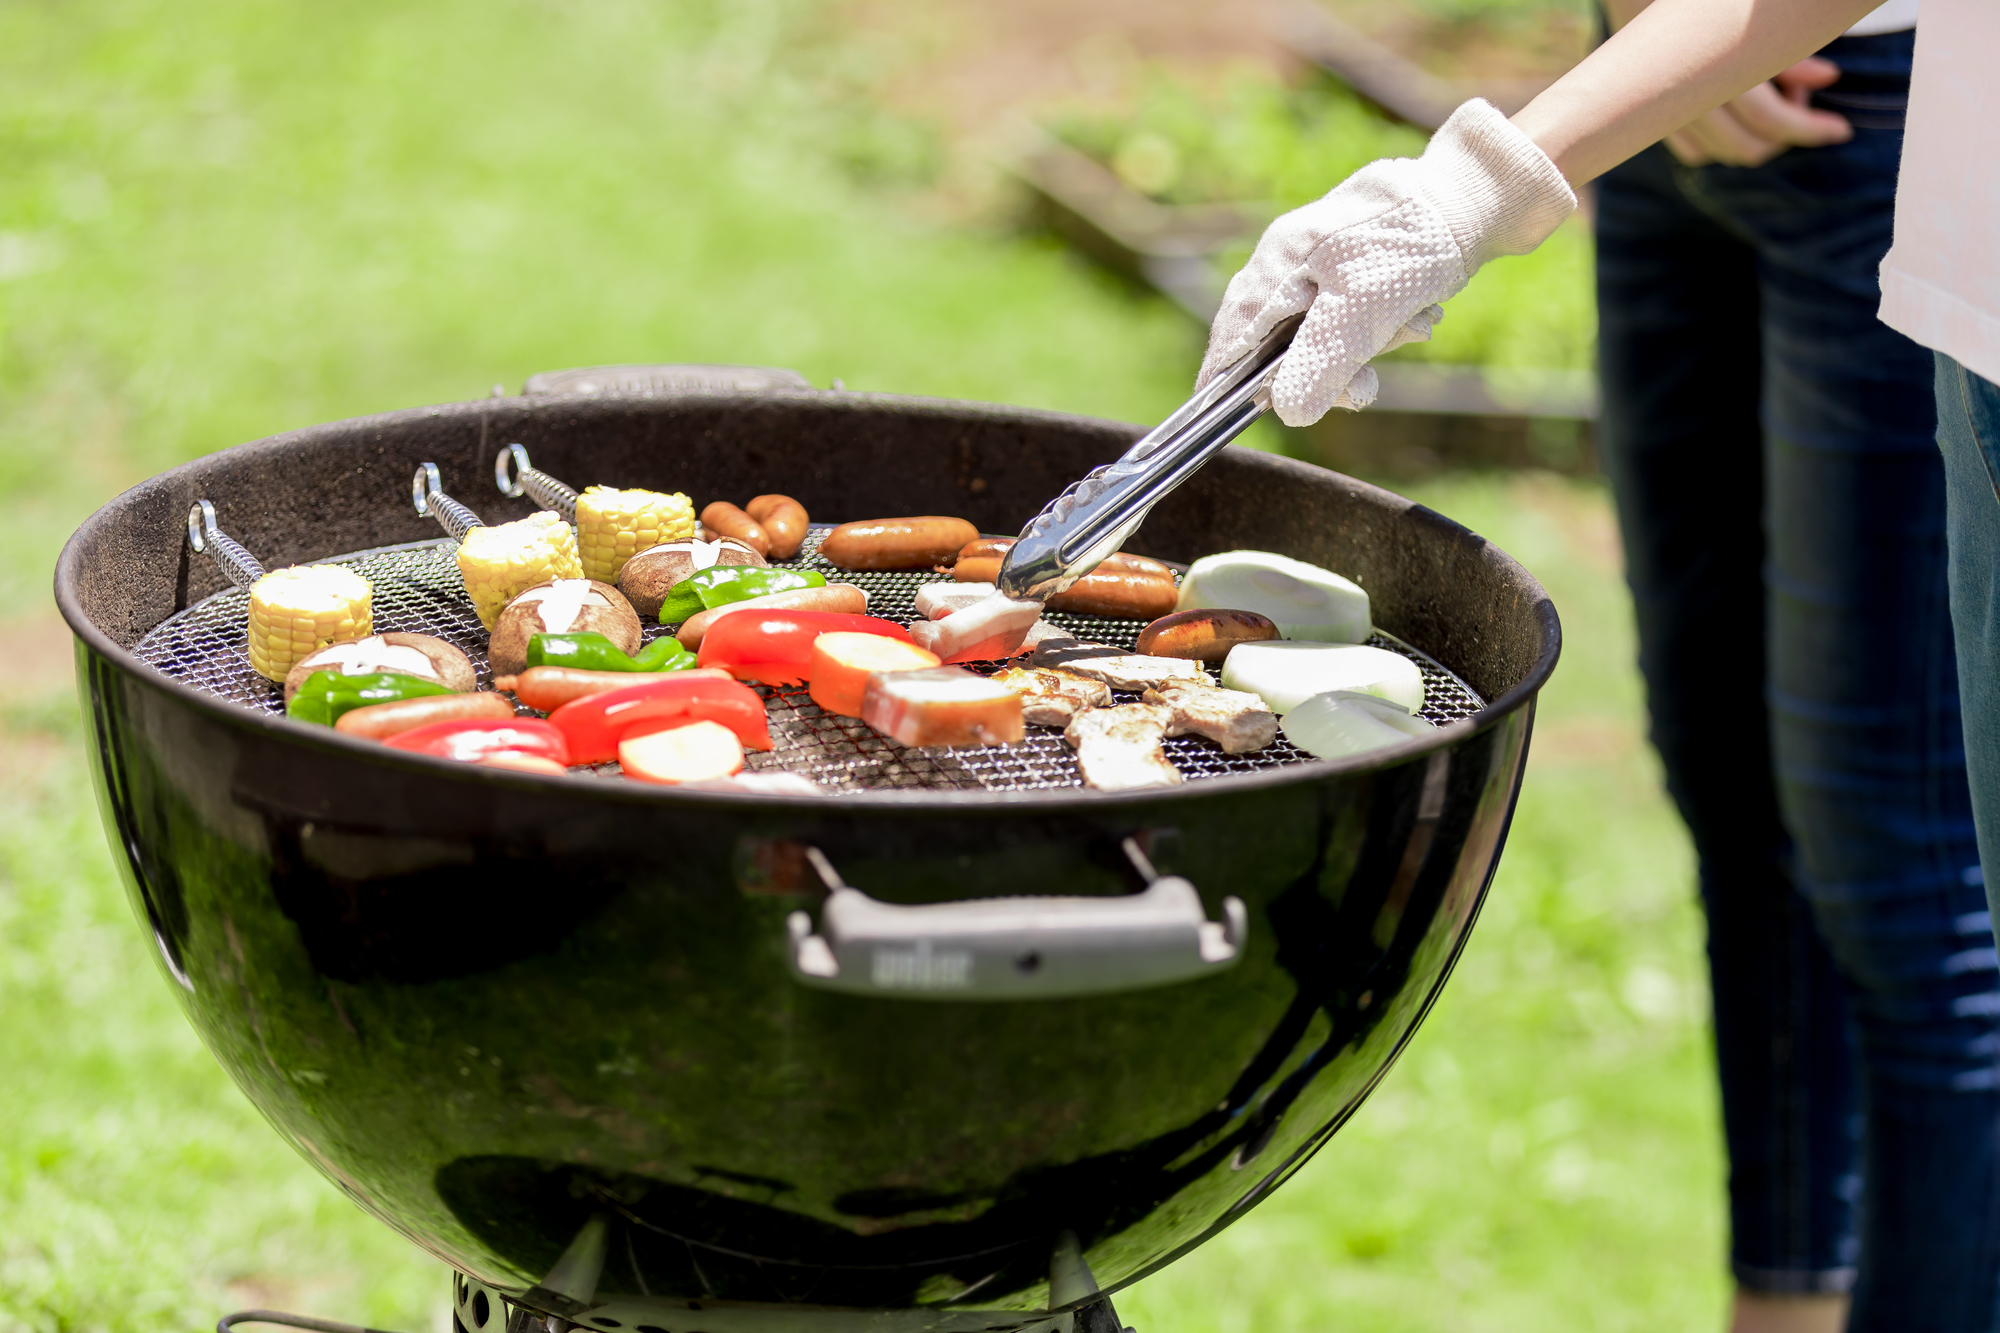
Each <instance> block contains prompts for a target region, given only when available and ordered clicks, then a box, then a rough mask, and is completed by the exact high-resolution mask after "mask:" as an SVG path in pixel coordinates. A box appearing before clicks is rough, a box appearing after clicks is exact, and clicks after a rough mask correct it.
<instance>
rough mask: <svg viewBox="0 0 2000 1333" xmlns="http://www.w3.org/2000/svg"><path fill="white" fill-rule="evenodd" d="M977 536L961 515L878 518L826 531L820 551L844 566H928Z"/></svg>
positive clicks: (942, 561) (946, 558) (950, 556)
mask: <svg viewBox="0 0 2000 1333" xmlns="http://www.w3.org/2000/svg"><path fill="white" fill-rule="evenodd" d="M978 536H979V529H978V528H975V527H973V526H972V525H971V524H970V523H967V522H966V521H965V520H964V519H962V518H939V517H937V516H935V515H930V516H926V517H922V518H875V519H866V520H863V521H861V522H858V523H843V524H841V525H840V526H839V527H837V528H835V529H834V530H833V531H832V532H829V533H827V534H826V538H825V540H823V541H821V542H820V544H819V553H820V554H821V555H823V556H825V557H826V558H827V560H828V561H829V562H830V563H832V564H834V565H837V566H839V567H840V568H842V569H927V568H929V567H931V566H933V565H940V564H943V563H944V562H945V561H947V560H949V559H951V558H952V557H953V556H955V555H957V554H958V551H959V549H960V548H961V547H963V546H964V545H965V544H966V543H967V542H969V541H972V540H973V539H974V538H976V537H978Z"/></svg>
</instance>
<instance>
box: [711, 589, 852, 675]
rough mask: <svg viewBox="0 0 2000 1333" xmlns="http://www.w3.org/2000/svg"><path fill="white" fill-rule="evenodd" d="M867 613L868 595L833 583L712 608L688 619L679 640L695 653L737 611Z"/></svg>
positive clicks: (750, 598)
mask: <svg viewBox="0 0 2000 1333" xmlns="http://www.w3.org/2000/svg"><path fill="white" fill-rule="evenodd" d="M867 610H868V594H867V593H865V592H863V591H861V589H859V588H857V587H855V586H854V585H853V584H852V583H829V584H827V585H826V586H825V587H824V588H793V589H792V590H791V591H790V592H774V593H770V594H769V595H767V596H764V597H749V598H745V599H744V600H743V601H740V602H727V603H724V604H723V605H721V606H712V607H710V608H709V609H708V610H706V611H703V612H701V613H700V614H698V615H694V616H690V617H688V620H687V623H686V624H684V625H682V626H681V631H680V633H679V634H678V635H677V636H675V637H677V638H679V639H680V641H681V647H683V648H686V649H687V650H688V651H690V652H692V651H694V650H695V649H697V648H699V647H701V640H702V636H703V635H705V634H707V633H708V627H709V626H710V625H713V624H714V623H715V622H716V621H717V620H718V619H719V618H721V617H723V616H726V615H729V614H731V613H732V612H736V611H839V612H842V613H844V614H846V615H851V616H858V615H864V614H866V613H867ZM683 674H684V673H683Z"/></svg>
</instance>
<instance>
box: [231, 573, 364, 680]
mask: <svg viewBox="0 0 2000 1333" xmlns="http://www.w3.org/2000/svg"><path fill="white" fill-rule="evenodd" d="M374 631H375V615H374V600H373V590H372V589H371V588H370V587H369V586H368V580H367V579H364V578H362V577H361V576H360V575H359V574H357V573H355V572H354V571H353V570H351V569H343V568H341V567H340V566H339V565H293V566H292V567H291V568H289V569H274V570H272V571H271V572H270V573H268V574H266V575H265V576H264V577H263V578H261V579H258V580H257V581H256V582H255V583H254V584H252V585H251V586H250V665H251V667H252V669H254V670H255V671H256V672H257V674H258V675H260V676H262V677H264V678H265V679H266V680H283V679H284V678H285V673H286V672H287V671H290V670H291V669H292V663H294V662H296V661H298V660H299V659H300V658H302V657H305V656H306V655H307V654H309V653H316V652H318V651H319V650H320V649H322V648H324V647H326V646H327V645H328V644H329V643H339V642H341V641H342V640H344V639H359V638H365V637H366V636H367V635H369V634H372V633H374Z"/></svg>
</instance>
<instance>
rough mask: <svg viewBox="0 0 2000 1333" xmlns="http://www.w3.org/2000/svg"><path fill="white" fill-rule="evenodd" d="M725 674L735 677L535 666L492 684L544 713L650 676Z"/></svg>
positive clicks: (702, 673) (699, 672) (497, 678)
mask: <svg viewBox="0 0 2000 1333" xmlns="http://www.w3.org/2000/svg"><path fill="white" fill-rule="evenodd" d="M688 675H696V676H722V677H723V678H725V679H733V677H730V675H729V673H728V672H727V671H718V670H714V669H710V670H705V671H704V670H689V671H585V670H583V669H582V668H580V667H559V666H535V667H529V668H528V669H527V670H526V671H523V672H522V673H521V674H520V675H518V676H495V677H494V678H493V688H494V689H496V690H506V691H507V692H508V693H509V694H512V695H513V696H514V697H515V698H516V699H519V700H520V701H521V702H522V703H524V704H526V705H528V707H530V708H533V709H537V710H539V711H541V712H544V713H552V712H554V711H555V710H556V709H558V708H560V707H562V706H563V705H564V704H566V703H570V702H572V701H574V700H577V699H587V698H589V697H590V696H591V695H593V694H603V693H604V692H605V691H607V690H622V689H624V688H625V687H626V686H627V685H642V684H644V683H645V682H647V681H649V680H665V679H666V678H667V677H669V676H688Z"/></svg>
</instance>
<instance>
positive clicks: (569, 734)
mask: <svg viewBox="0 0 2000 1333" xmlns="http://www.w3.org/2000/svg"><path fill="white" fill-rule="evenodd" d="M738 614H742V613H741V612H739V613H738ZM733 619H735V617H734V616H725V617H724V620H725V621H726V620H733ZM549 721H550V722H551V723H552V724H554V726H555V727H556V729H557V730H559V731H561V732H562V734H563V738H564V739H565V740H567V741H568V742H569V761H570V763H572V764H608V763H610V762H611V761H612V760H613V759H616V758H617V757H618V742H620V741H622V740H625V739H626V738H627V737H631V736H645V735H650V734H651V733H653V732H655V731H665V730H666V729H667V728H669V727H684V726H686V725H687V724H688V723H690V722H720V723H721V724H722V725H723V726H725V727H728V728H729V729H730V730H731V731H733V732H735V733H736V738H737V739H738V740H740V741H742V742H743V744H744V747H745V748H746V749H751V750H768V749H770V748H771V729H770V724H769V723H768V722H767V721H766V720H765V717H764V700H763V698H762V697H761V696H760V695H759V694H758V693H757V691H755V690H753V689H751V688H750V687H749V686H748V685H744V684H741V683H739V682H737V681H733V680H722V679H720V678H719V677H716V676H695V677H692V678H690V677H688V676H670V677H668V678H667V679H665V680H652V681H647V682H645V683H644V684H640V685H627V686H625V687H624V688H622V689H616V690H606V691H605V692H604V693H603V694H593V695H589V696H587V697H585V698H582V699H573V700H571V701H570V702H569V703H566V704H564V705H563V706H562V707H560V708H558V709H556V711H555V712H553V713H550V714H549Z"/></svg>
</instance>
